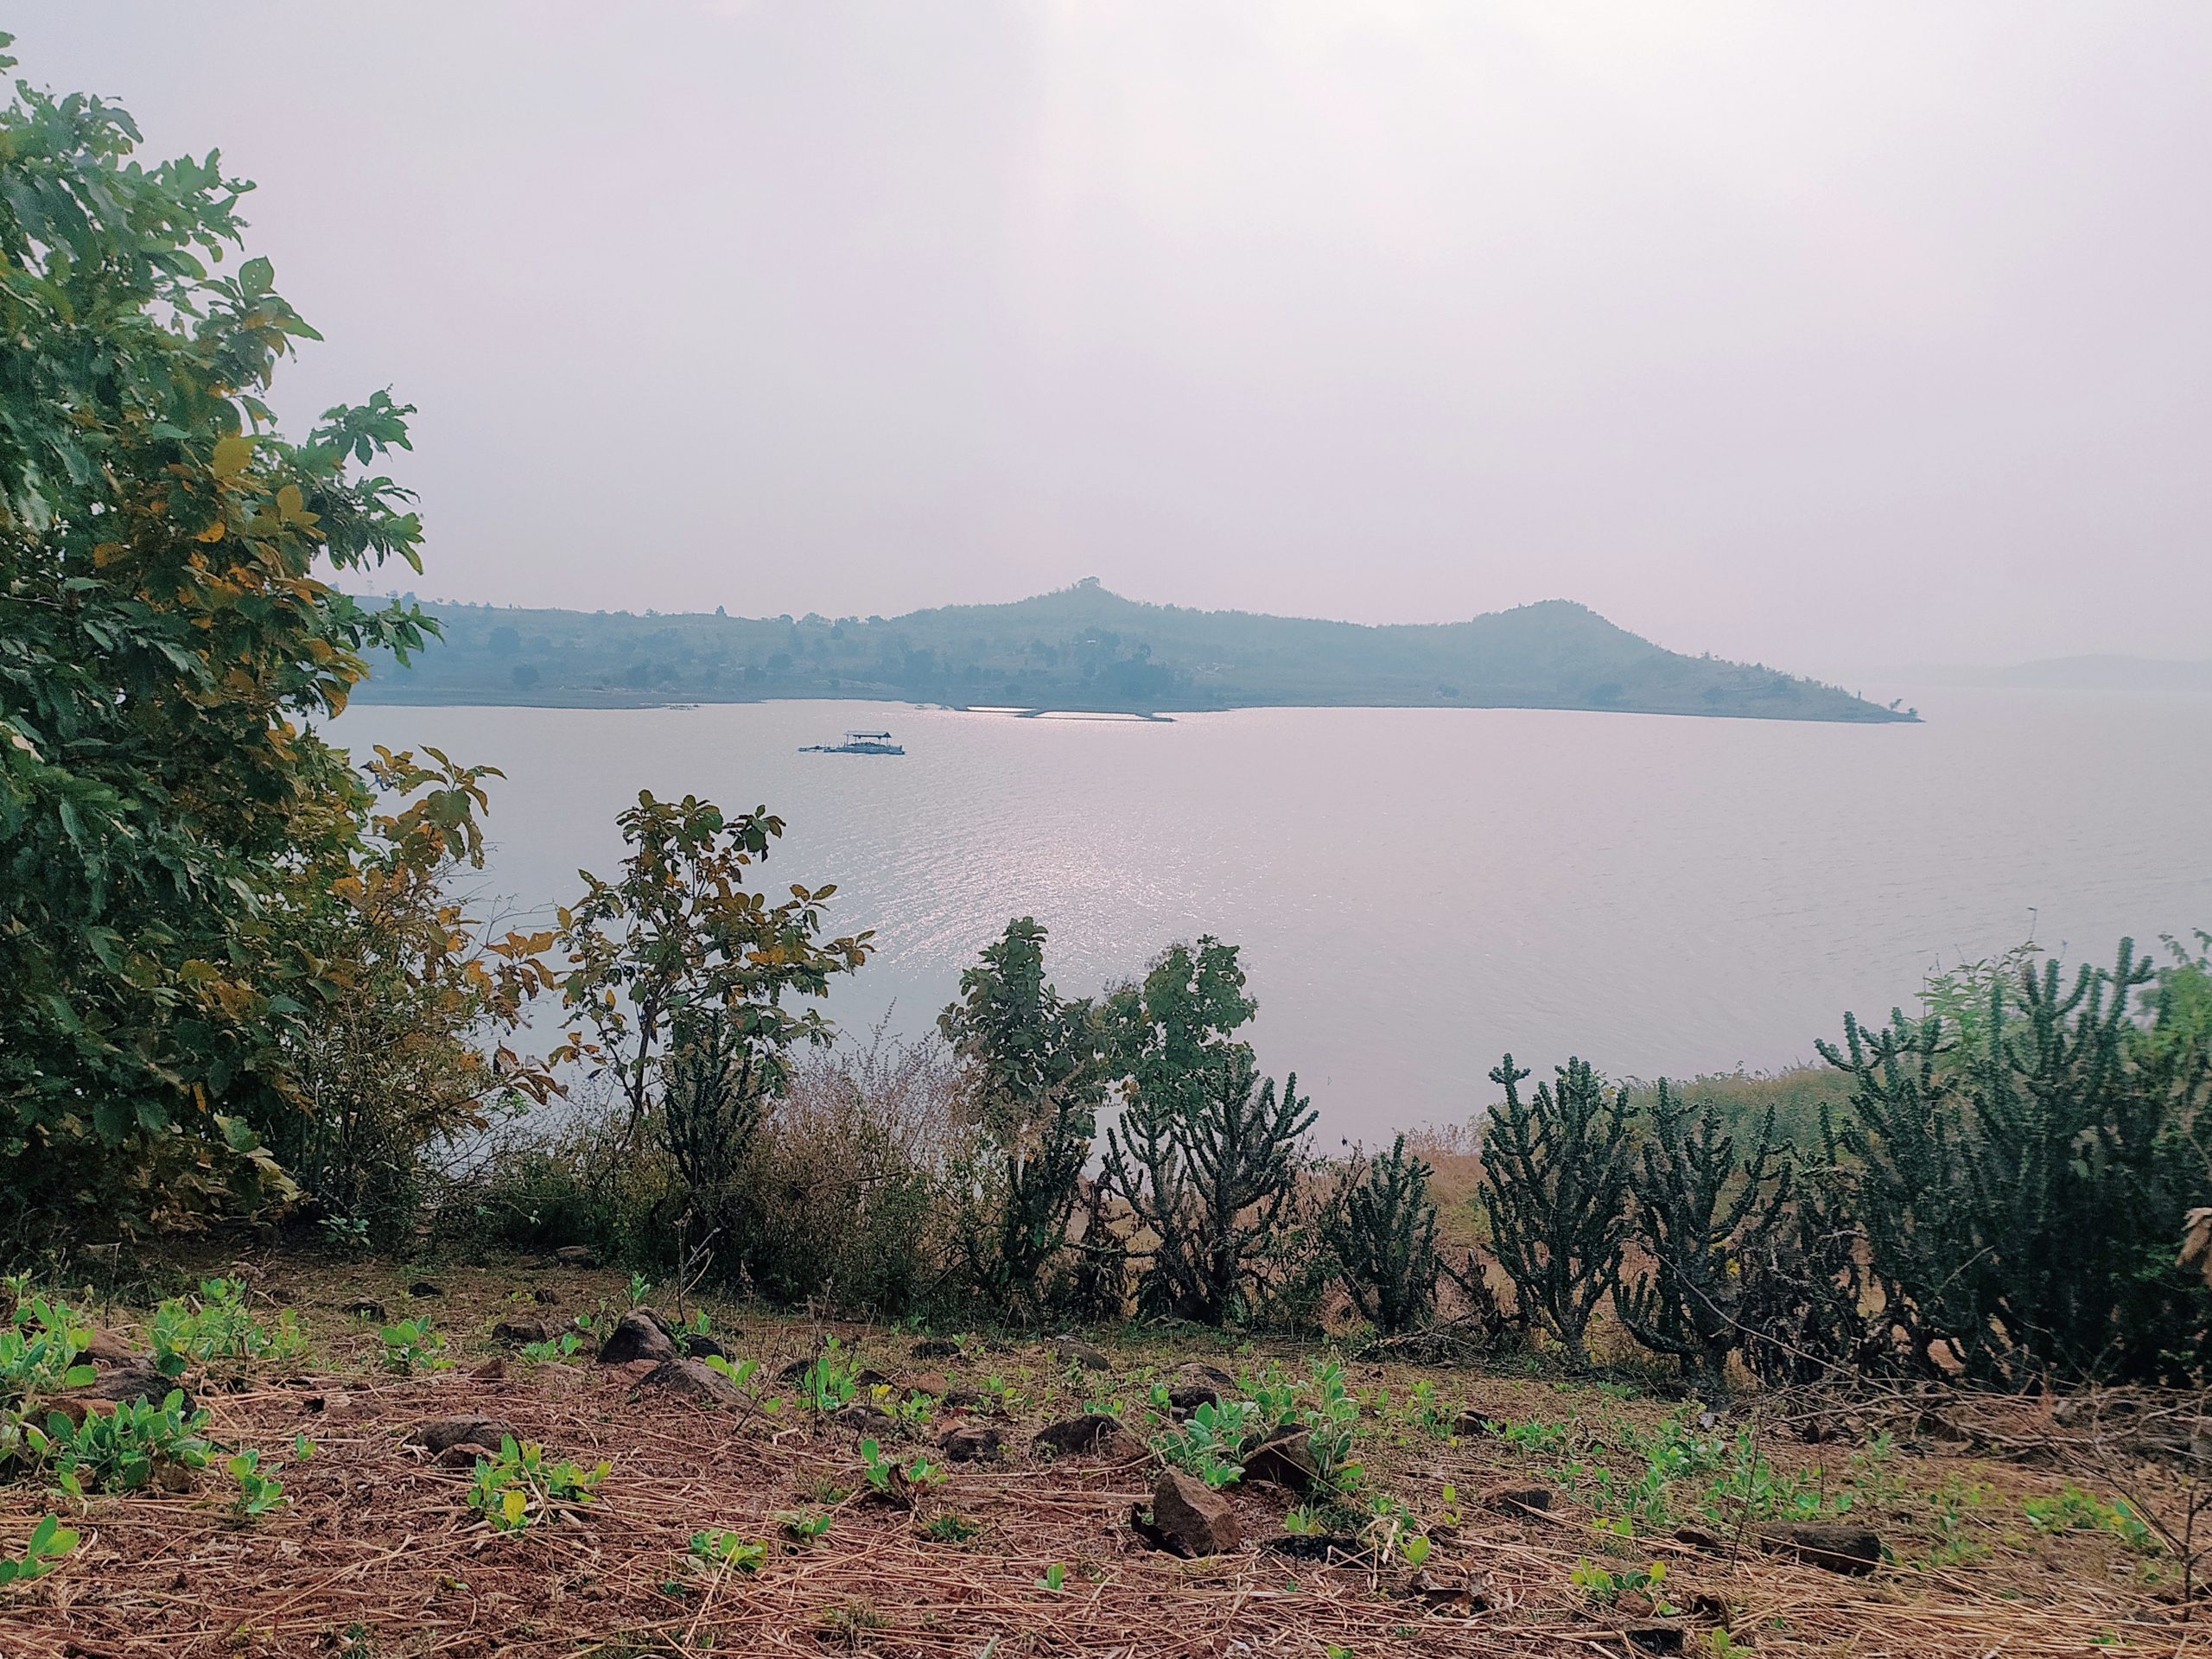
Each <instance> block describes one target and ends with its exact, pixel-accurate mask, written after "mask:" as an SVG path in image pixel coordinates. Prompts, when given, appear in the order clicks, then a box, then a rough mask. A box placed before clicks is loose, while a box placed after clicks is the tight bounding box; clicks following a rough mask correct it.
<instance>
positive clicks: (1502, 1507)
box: [1483, 1486, 1557, 1515]
mask: <svg viewBox="0 0 2212 1659" xmlns="http://www.w3.org/2000/svg"><path fill="white" fill-rule="evenodd" d="M1556 1496H1557V1495H1556V1494H1555V1493H1554V1492H1553V1491H1552V1489H1551V1488H1550V1487H1548V1486H1493V1487H1491V1489H1490V1491H1486V1492H1484V1494H1483V1507H1484V1509H1486V1510H1498V1511H1499V1512H1500V1513H1502V1514H1505V1515H1520V1514H1525V1513H1526V1512H1528V1511H1529V1510H1535V1511H1536V1513H1537V1514H1539V1515H1549V1514H1550V1513H1551V1508H1552V1502H1553V1500H1554V1497H1556Z"/></svg>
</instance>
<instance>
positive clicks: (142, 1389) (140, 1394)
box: [46, 1365, 194, 1422]
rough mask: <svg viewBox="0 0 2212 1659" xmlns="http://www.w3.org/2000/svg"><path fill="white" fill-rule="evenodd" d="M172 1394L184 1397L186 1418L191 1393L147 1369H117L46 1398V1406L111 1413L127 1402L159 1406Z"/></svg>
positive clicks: (128, 1367)
mask: <svg viewBox="0 0 2212 1659" xmlns="http://www.w3.org/2000/svg"><path fill="white" fill-rule="evenodd" d="M172 1391H174V1392H175V1393H178V1394H181V1395H183V1396H184V1398H183V1400H182V1402H181V1404H182V1405H183V1407H184V1410H185V1413H186V1414H187V1415H189V1414H191V1412H192V1410H193V1407H194V1402H193V1398H192V1391H191V1390H190V1389H187V1388H186V1387H185V1386H184V1385H183V1384H182V1383H179V1382H178V1381H177V1380H176V1379H175V1377H173V1376H162V1374H161V1373H160V1372H159V1371H157V1370H155V1369H154V1368H153V1367H152V1366H150V1365H130V1366H118V1368H117V1369H116V1370H111V1371H105V1372H103V1373H101V1374H100V1376H98V1377H97V1378H95V1379H94V1380H93V1381H92V1382H90V1383H86V1384H85V1385H84V1386H83V1387H82V1388H76V1389H61V1390H60V1392H58V1393H56V1394H54V1395H49V1396H48V1399H47V1401H46V1404H47V1405H48V1406H49V1407H50V1408H54V1409H57V1410H66V1409H67V1408H66V1407H65V1406H63V1404H62V1402H64V1401H70V1400H73V1401H75V1402H77V1403H78V1404H79V1406H80V1407H82V1408H84V1409H86V1410H88V1411H96V1410H99V1408H102V1407H105V1408H109V1409H112V1408H115V1407H117V1406H119V1405H121V1404H123V1403H124V1402H126V1401H142V1400H143V1401H144V1402H146V1403H147V1404H148V1405H151V1406H158V1405H160V1404H161V1403H162V1401H164V1400H166V1399H168V1396H169V1395H170V1394H171V1392H172ZM77 1421H79V1422H82V1421H84V1419H83V1418H82V1417H81V1416H80V1417H79V1418H78V1419H77Z"/></svg>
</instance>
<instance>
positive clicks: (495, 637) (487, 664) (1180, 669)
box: [359, 581, 1913, 721]
mask: <svg viewBox="0 0 2212 1659" xmlns="http://www.w3.org/2000/svg"><path fill="white" fill-rule="evenodd" d="M424 608H425V610H426V611H427V612H428V613H429V614H432V615H434V616H435V617H436V618H437V619H438V620H439V622H440V623H441V625H442V628H443V631H444V636H445V637H444V639H443V640H442V641H441V642H437V643H434V644H433V645H431V646H430V647H429V649H428V650H427V651H425V652H423V653H422V654H421V655H420V657H419V658H416V661H415V663H414V664H412V665H410V666H409V667H407V668H401V667H399V666H398V665H397V664H395V663H393V662H391V660H390V659H389V658H386V659H385V660H383V661H381V662H379V663H378V664H377V665H376V669H375V671H374V673H373V675H372V678H371V679H370V681H369V683H367V684H366V685H365V686H364V687H362V688H361V690H360V693H359V696H362V697H364V698H365V699H366V700H369V701H372V702H486V703H489V702H498V703H527V704H542V705H550V706H555V707H601V706H624V705H635V704H643V703H657V702H740V701H749V700H752V699H755V698H766V697H851V698H865V699H874V700H882V699H898V700H907V701H913V702H941V703H949V704H952V705H954V706H957V707H1002V706H1010V707H1017V708H1048V709H1115V710H1130V711H1136V712H1141V713H1151V712H1154V711H1157V710H1162V709H1232V708H1245V707H1252V706H1255V705H1268V704H1299V705H1335V706H1347V705H1349V706H1367V707H1408V706H1445V707H1449V706H1452V705H1454V704H1465V705H1467V706H1470V707H1476V708H1503V709H1613V710H1620V711H1624V712H1640V713H1646V714H1675V715H1743V716H1752V717H1758V718H1764V719H1783V720H1844V721H1885V720H1906V719H1910V718H1912V717H1913V716H1912V715H1910V713H1907V712H1904V711H1901V710H1897V709H1885V708H1883V707H1881V706H1880V705H1878V704H1876V703H1872V702H1866V701H1864V700H1862V699H1860V698H1858V697H1855V696H1852V695H1850V694H1849V693H1848V692H1845V691H1842V690H1838V689H1836V688H1835V687H1833V686H1828V685H1823V684H1820V683H1816V682H1815V681H1811V680H1806V679H1800V678H1797V677H1794V676H1792V675H1789V674H1785V673H1782V672H1780V671H1777V670H1774V669H1770V668H1765V667H1758V666H1751V665H1748V664H1741V663H1729V662H1722V661H1719V659H1717V658H1711V657H1687V656H1683V655H1681V654H1680V653H1679V652H1671V651H1667V650H1663V649H1662V648H1661V647H1660V646H1657V645H1653V644H1652V643H1651V642H1650V641H1649V640H1648V639H1640V638H1638V637H1637V635H1635V634H1632V633H1630V632H1627V631H1626V630H1625V629H1623V628H1618V627H1616V626H1613V624H1611V622H1608V621H1606V620H1605V618H1603V617H1601V616H1599V614H1598V613H1596V612H1594V611H1592V610H1590V609H1589V608H1587V607H1585V606H1581V605H1577V604H1573V603H1572V602H1570V601H1565V600H1548V601H1544V602H1543V603H1541V604H1536V605H1524V606H1522V607H1520V608H1519V609H1517V610H1511V611H1500V612H1496V613H1491V614H1490V615H1486V616H1478V617H1476V618H1474V619H1472V620H1470V621H1465V622H1445V623H1422V624H1394V625H1389V626H1379V627H1376V626H1365V625H1363V624H1360V623H1355V622H1326V621H1316V620H1307V619H1303V618H1294V617H1281V616H1262V615H1256V614H1254V613H1249V612H1245V611H1198V610H1186V609H1185V608H1183V607H1179V606H1173V605H1147V604H1142V603H1140V602H1138V601H1134V600H1128V599H1124V598H1122V596H1121V595H1120V594H1114V593H1110V592H1109V591H1108V590H1107V589H1105V588H1102V587H1100V586H1099V585H1098V584H1097V583H1096V582H1095V581H1090V582H1078V583H1077V584H1076V585H1075V586H1074V587H1072V588H1061V589H1059V590H1058V592H1055V593H1050V594H1039V595H1038V596H1037V597H1035V598H1033V599H1025V600H1020V601H1015V602H1014V603H1012V604H1006V605H960V606H948V607H944V608H941V609H937V610H927V611H915V612H912V613H910V614H908V615H906V616H899V617H891V618H883V617H867V618H861V617H843V618H830V617H823V616H815V615H809V616H804V617H799V618H796V619H795V618H792V617H790V616H779V617H766V618H745V617H733V616H726V615H723V614H722V613H721V612H719V611H718V612H716V613H714V614H712V615H706V614H690V615H670V616H662V615H657V614H655V613H651V612H648V613H645V615H642V616H639V615H633V614H632V613H629V612H626V611H622V612H612V613H609V612H595V613H583V612H579V611H559V610H518V609H504V608H499V607H486V606H454V605H429V606H426V607H424Z"/></svg>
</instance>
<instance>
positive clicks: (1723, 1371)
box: [1619, 1077, 1790, 1389]
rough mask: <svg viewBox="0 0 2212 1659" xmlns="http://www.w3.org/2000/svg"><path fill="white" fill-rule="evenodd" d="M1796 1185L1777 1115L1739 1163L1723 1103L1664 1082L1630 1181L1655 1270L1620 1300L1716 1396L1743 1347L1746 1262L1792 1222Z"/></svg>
mask: <svg viewBox="0 0 2212 1659" xmlns="http://www.w3.org/2000/svg"><path fill="white" fill-rule="evenodd" d="M1789 1179H1790V1175H1789V1165H1788V1163H1787V1161H1786V1160H1783V1158H1782V1157H1781V1155H1780V1154H1779V1152H1778V1151H1777V1147H1776V1146H1775V1141H1774V1109H1773V1108H1772V1107H1769V1108H1768V1109H1767V1115H1766V1117H1765V1119H1764V1121H1763V1122H1761V1124H1760V1126H1759V1135H1758V1142H1757V1143H1756V1145H1755V1146H1754V1147H1753V1148H1752V1150H1751V1153H1750V1154H1749V1155H1748V1156H1745V1157H1743V1158H1740V1159H1739V1158H1738V1156H1737V1153H1736V1138H1735V1137H1734V1136H1733V1135H1730V1134H1729V1133H1727V1131H1726V1128H1725V1126H1724V1120H1723V1118H1722V1116H1721V1113H1720V1109H1719V1106H1718V1105H1716V1104H1715V1103H1713V1102H1711V1101H1707V1102H1705V1103H1703V1104H1701V1105H1699V1106H1692V1105H1691V1104H1689V1103H1688V1102H1687V1101H1685V1100H1683V1099H1682V1097H1681V1096H1679V1095H1676V1094H1675V1093H1673V1092H1672V1091H1671V1090H1669V1087H1668V1084H1667V1080H1666V1079H1665V1078H1664V1077H1662V1078H1661V1079H1660V1080H1659V1091H1658V1096H1657V1097H1656V1099H1655V1100H1654V1102H1653V1103H1652V1106H1651V1116H1650V1135H1649V1138H1648V1139H1646V1141H1644V1143H1643V1168H1642V1171H1641V1173H1637V1174H1634V1175H1631V1177H1630V1187H1631V1188H1632V1190H1633V1192H1634V1194H1635V1198H1636V1225H1637V1233H1638V1235H1639V1236H1640V1238H1641V1241H1642V1243H1643V1249H1644V1252H1645V1253H1646V1254H1647V1255H1649V1256H1650V1258H1651V1260H1652V1262H1653V1263H1654V1271H1653V1272H1651V1273H1650V1274H1644V1275H1642V1276H1640V1277H1639V1278H1638V1279H1637V1281H1636V1283H1635V1284H1634V1285H1632V1286H1630V1287H1626V1288H1625V1289H1624V1292H1623V1294H1621V1296H1620V1298H1619V1306H1620V1312H1621V1322H1622V1323H1623V1324H1624V1325H1626V1326H1627V1327H1628V1331H1629V1334H1630V1336H1632V1337H1634V1338H1636V1339H1637V1341H1638V1342H1640V1343H1642V1344H1643V1345H1644V1346H1645V1347H1647V1348H1649V1349H1651V1350H1653V1351H1655V1352H1657V1353H1662V1354H1672V1355H1674V1356H1675V1357H1676V1358H1678V1359H1679V1360H1681V1365H1682V1370H1683V1371H1684V1373H1685V1374H1686V1375H1688V1376H1694V1377H1695V1378H1696V1379H1697V1380H1698V1381H1699V1382H1700V1383H1701V1384H1703V1385H1704V1386H1705V1387H1707V1388H1708V1389H1715V1388H1719V1386H1720V1385H1721V1384H1722V1383H1723V1382H1724V1381H1725V1380H1726V1376H1727V1369H1728V1356H1729V1355H1730V1354H1731V1353H1732V1352H1733V1351H1735V1350H1736V1349H1737V1348H1738V1346H1739V1345H1740V1344H1741V1342H1742V1338H1743V1330H1744V1321H1743V1309H1742V1302H1743V1288H1744V1264H1745V1258H1746V1257H1747V1256H1750V1255H1756V1253H1758V1251H1760V1250H1762V1249H1764V1248H1765V1247H1766V1246H1767V1244H1768V1243H1769V1241H1770V1239H1771V1238H1773V1237H1774V1236H1777V1233H1778V1231H1779V1230H1781V1228H1782V1227H1783V1225H1784V1224H1785V1223H1786V1222H1787V1221H1788V1220H1789V1211H1788V1209H1787V1208H1786V1207H1785V1200H1786V1199H1787V1198H1788V1196H1789Z"/></svg>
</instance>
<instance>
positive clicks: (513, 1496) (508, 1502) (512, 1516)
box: [499, 1486, 530, 1527]
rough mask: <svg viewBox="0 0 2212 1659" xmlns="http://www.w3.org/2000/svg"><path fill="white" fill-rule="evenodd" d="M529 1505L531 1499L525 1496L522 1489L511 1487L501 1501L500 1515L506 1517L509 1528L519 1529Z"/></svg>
mask: <svg viewBox="0 0 2212 1659" xmlns="http://www.w3.org/2000/svg"><path fill="white" fill-rule="evenodd" d="M529 1504H530V1499H529V1498H528V1497H526V1496H524V1492H523V1490H522V1488H521V1487H519V1486H510V1487H508V1488H507V1490H506V1491H505V1495H504V1496H502V1497H500V1499H499V1513H500V1514H501V1515H503V1516H505V1517H506V1522H507V1524H508V1525H509V1526H511V1527H518V1526H520V1525H521V1524H522V1517H523V1511H524V1510H525V1509H527V1508H528V1507H529Z"/></svg>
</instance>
